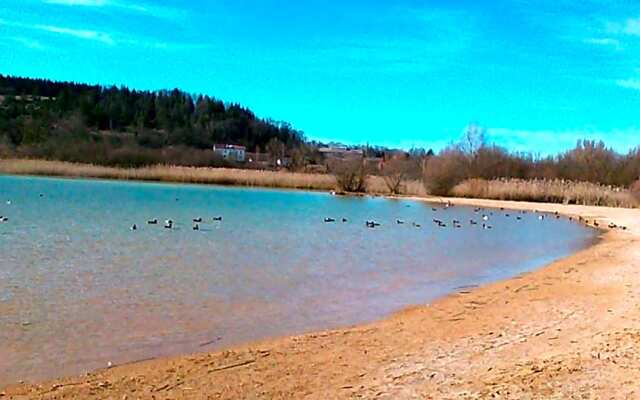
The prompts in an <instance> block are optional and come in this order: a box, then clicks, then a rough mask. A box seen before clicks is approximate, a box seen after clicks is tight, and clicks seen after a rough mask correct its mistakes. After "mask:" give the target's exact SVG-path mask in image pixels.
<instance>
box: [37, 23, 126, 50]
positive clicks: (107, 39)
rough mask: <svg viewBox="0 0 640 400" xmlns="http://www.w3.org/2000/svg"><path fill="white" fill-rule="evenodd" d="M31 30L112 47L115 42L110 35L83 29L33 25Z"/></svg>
mask: <svg viewBox="0 0 640 400" xmlns="http://www.w3.org/2000/svg"><path fill="white" fill-rule="evenodd" d="M33 28H34V29H37V30H41V31H45V32H51V33H57V34H60V35H66V36H72V37H75V38H78V39H85V40H94V41H97V42H102V43H104V44H108V45H110V46H113V45H114V44H115V41H114V40H113V38H112V37H111V35H109V34H108V33H105V32H99V31H92V30H84V29H72V28H65V27H60V26H54V25H34V26H33Z"/></svg>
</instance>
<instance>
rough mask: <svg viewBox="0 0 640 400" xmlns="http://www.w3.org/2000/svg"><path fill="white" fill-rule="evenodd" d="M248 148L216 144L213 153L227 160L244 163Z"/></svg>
mask: <svg viewBox="0 0 640 400" xmlns="http://www.w3.org/2000/svg"><path fill="white" fill-rule="evenodd" d="M246 151H247V148H246V147H244V146H236V145H234V144H214V145H213V152H214V153H216V154H218V155H219V156H220V157H222V158H223V159H225V160H229V161H237V162H244V160H245V153H246Z"/></svg>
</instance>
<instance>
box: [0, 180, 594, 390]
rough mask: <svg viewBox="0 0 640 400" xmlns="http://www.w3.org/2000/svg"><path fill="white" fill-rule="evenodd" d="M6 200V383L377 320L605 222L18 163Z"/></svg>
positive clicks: (0, 377) (5, 188)
mask: <svg viewBox="0 0 640 400" xmlns="http://www.w3.org/2000/svg"><path fill="white" fill-rule="evenodd" d="M432 207H436V210H435V211H434V210H433V209H432ZM483 214H486V215H487V218H488V220H487V221H483V220H482V215H483ZM506 214H509V215H508V216H507V215H506ZM0 215H2V216H6V217H8V218H9V220H8V221H7V222H4V223H0V384H1V383H9V382H15V381H18V380H21V379H25V380H33V379H44V378H51V377H55V376H60V375H68V374H77V373H82V372H85V371H90V370H92V369H96V368H103V367H106V366H107V363H108V362H112V363H113V364H118V363H123V362H130V361H134V360H141V359H146V358H150V357H159V356H168V355H174V354H180V353H191V352H201V351H211V350H215V349H220V348H224V347H227V346H230V345H234V344H238V343H242V342H247V341H251V340H257V339H263V338H269V337H274V336H281V335H290V334H297V333H302V332H306V331H311V330H318V329H324V328H334V327H340V326H344V325H350V324H356V323H362V322H367V321H372V320H375V319H378V318H382V317H384V316H387V315H389V314H390V313H392V312H394V311H397V310H399V309H401V308H403V307H405V306H408V305H412V304H423V303H428V302H430V301H433V300H434V299H436V298H438V297H441V296H443V295H446V294H448V293H451V292H453V291H455V290H456V289H459V288H461V287H465V286H468V285H480V284H485V283H489V282H492V281H496V280H500V279H504V278H508V277H511V276H515V275H517V274H520V273H523V272H526V271H530V270H532V269H535V268H538V267H540V266H543V265H545V264H548V263H550V262H552V261H554V260H557V259H559V258H562V257H565V256H567V255H569V254H571V253H574V252H576V251H577V250H580V249H582V248H584V247H586V246H589V245H590V244H592V243H593V242H594V241H595V240H596V239H597V234H598V233H597V231H595V230H592V229H590V228H587V227H585V226H582V225H579V224H577V223H573V222H570V221H568V220H567V219H566V218H561V219H556V218H555V217H553V216H551V215H547V216H546V218H544V219H543V220H540V219H539V215H538V214H535V213H533V212H529V213H526V214H522V213H519V212H515V211H504V210H503V211H501V210H481V211H477V210H474V209H473V208H468V207H458V206H456V207H450V208H446V209H445V208H444V207H442V206H441V205H438V206H435V205H432V204H428V203H422V202H415V201H404V200H388V199H383V198H371V197H336V196H331V195H329V194H326V193H315V192H303V191H282V190H266V189H247V188H235V187H233V188H230V187H217V186H196V185H173V184H153V183H137V182H116V181H97V180H63V179H49V178H32V177H12V176H0ZM218 216H221V217H222V221H214V220H213V218H214V217H218ZM197 217H202V218H203V222H202V223H200V224H199V228H200V229H199V230H197V231H196V230H193V222H192V219H194V218H197ZM517 217H518V218H520V219H517ZM325 218H335V219H336V222H324V220H325ZM342 218H346V219H347V221H346V222H343V221H342ZM434 218H436V219H440V220H442V221H443V222H444V223H445V224H446V225H447V226H446V227H439V226H438V225H436V224H434V223H433V222H432V220H433V219H434ZM151 219H158V220H159V223H158V224H157V225H149V224H147V221H148V220H151ZM166 219H172V220H173V221H174V222H175V223H174V226H173V229H165V228H164V227H163V224H164V220H166ZM398 219H400V220H402V221H404V223H403V224H399V223H397V220H398ZM453 219H457V220H459V221H460V222H461V226H462V227H461V228H454V227H453V226H452V223H451V221H452V220H453ZM367 220H375V221H377V222H379V223H380V224H381V225H380V226H377V227H375V228H368V227H367V226H365V221H367ZM470 220H474V221H477V222H478V224H477V225H471V224H470ZM414 223H415V224H419V225H420V227H416V226H414ZM482 223H485V224H487V225H490V226H491V227H492V229H483V228H482ZM133 224H136V225H137V228H138V229H137V230H135V231H134V230H131V227H132V225H133Z"/></svg>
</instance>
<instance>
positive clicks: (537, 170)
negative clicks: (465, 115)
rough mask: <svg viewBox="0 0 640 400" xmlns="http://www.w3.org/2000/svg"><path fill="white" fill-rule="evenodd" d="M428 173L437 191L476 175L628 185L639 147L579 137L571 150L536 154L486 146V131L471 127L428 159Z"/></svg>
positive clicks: (637, 169) (639, 171)
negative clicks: (621, 148) (624, 148)
mask: <svg viewBox="0 0 640 400" xmlns="http://www.w3.org/2000/svg"><path fill="white" fill-rule="evenodd" d="M639 140H640V139H639ZM424 174H425V182H426V184H427V185H428V186H429V189H430V190H431V191H432V192H435V193H439V194H446V193H449V191H450V190H451V189H452V188H453V186H455V185H456V184H457V183H460V182H461V181H463V180H465V179H473V178H481V179H485V180H491V179H498V178H515V179H525V180H531V179H546V180H569V181H575V182H578V181H580V182H592V183H598V184H602V185H610V186H615V187H628V186H630V185H631V184H632V183H633V182H635V181H636V180H638V177H639V176H640V147H636V148H634V149H632V150H630V151H629V152H628V153H626V154H620V153H617V152H616V151H614V150H613V149H611V148H609V147H607V146H606V145H605V143H604V142H602V141H593V140H579V141H578V143H577V144H576V146H575V147H574V148H573V149H571V150H568V151H566V152H563V153H560V154H558V155H554V156H548V157H543V158H536V157H533V156H532V155H531V154H526V153H524V154H523V153H511V152H509V151H507V150H506V149H504V148H502V147H499V146H496V145H487V144H486V138H485V132H484V130H483V129H482V128H479V127H475V126H472V127H470V128H469V129H468V130H467V132H466V133H465V135H464V137H463V138H462V140H461V141H460V142H459V143H458V144H456V145H453V146H450V147H448V148H446V149H444V150H443V151H441V152H440V153H439V154H438V155H437V156H435V157H431V158H429V159H428V160H426V164H425V168H424Z"/></svg>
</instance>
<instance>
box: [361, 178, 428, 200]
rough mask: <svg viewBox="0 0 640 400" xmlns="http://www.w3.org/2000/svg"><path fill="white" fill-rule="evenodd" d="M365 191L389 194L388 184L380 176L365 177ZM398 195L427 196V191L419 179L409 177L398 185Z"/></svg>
mask: <svg viewBox="0 0 640 400" xmlns="http://www.w3.org/2000/svg"><path fill="white" fill-rule="evenodd" d="M367 193H370V194H378V195H387V194H391V192H390V190H389V186H388V185H387V183H386V182H385V181H384V178H383V177H382V176H377V175H370V176H369V177H368V178H367ZM399 194H400V195H405V196H427V195H428V193H427V191H426V190H425V188H424V184H423V183H422V181H421V180H418V179H410V180H405V181H403V182H402V184H401V185H400V193H399Z"/></svg>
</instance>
